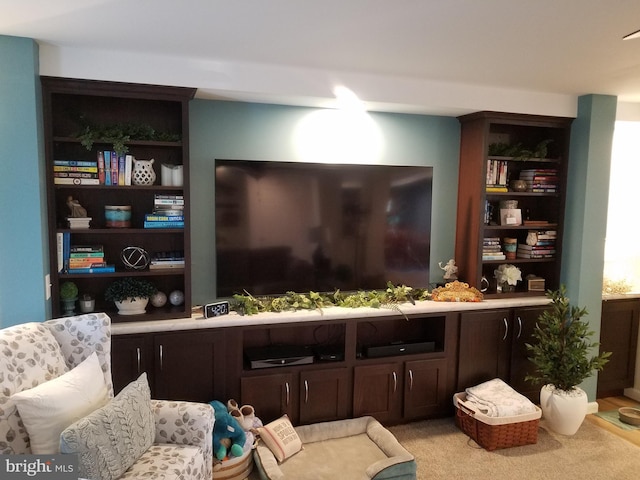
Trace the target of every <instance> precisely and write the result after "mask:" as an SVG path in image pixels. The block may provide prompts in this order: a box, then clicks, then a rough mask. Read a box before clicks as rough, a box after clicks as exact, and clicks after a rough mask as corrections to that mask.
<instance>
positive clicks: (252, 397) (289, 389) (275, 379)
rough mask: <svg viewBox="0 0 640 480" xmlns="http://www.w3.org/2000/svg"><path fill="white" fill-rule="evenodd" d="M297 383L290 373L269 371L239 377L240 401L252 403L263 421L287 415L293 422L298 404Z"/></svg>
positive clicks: (243, 403)
mask: <svg viewBox="0 0 640 480" xmlns="http://www.w3.org/2000/svg"><path fill="white" fill-rule="evenodd" d="M296 387H297V383H296V384H294V376H293V374H292V373H289V372H283V373H271V374H269V375H261V376H255V377H242V378H241V379H240V390H241V393H240V400H239V401H240V403H241V404H242V405H252V406H253V407H254V409H255V412H256V415H257V416H258V417H260V419H261V420H262V421H263V422H264V423H267V422H270V421H272V420H275V419H276V418H279V417H280V416H281V415H285V414H286V415H287V416H288V417H289V418H291V420H292V421H293V422H295V420H296V417H295V416H294V412H295V411H296V409H297V405H298V396H297V395H296V392H297V390H295V388H296Z"/></svg>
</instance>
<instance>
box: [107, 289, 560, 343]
mask: <svg viewBox="0 0 640 480" xmlns="http://www.w3.org/2000/svg"><path fill="white" fill-rule="evenodd" d="M548 303H549V299H548V298H547V297H544V296H539V297H516V298H505V299H491V300H484V301H482V302H434V301H431V300H427V301H421V302H416V304H415V305H413V304H411V303H402V304H398V308H399V309H400V311H401V312H402V313H404V314H405V315H416V314H418V315H419V314H432V313H442V312H445V313H446V312H462V311H469V310H489V309H496V308H514V307H529V306H537V305H546V304H548ZM397 314H398V312H397V310H395V309H392V308H366V307H362V308H343V307H328V308H323V309H322V310H297V311H292V312H280V313H260V314H257V315H238V314H237V313H236V312H231V313H230V314H229V315H224V316H222V317H214V318H204V317H203V316H202V315H201V314H197V315H192V316H191V317H186V318H175V319H167V320H148V321H144V320H143V321H140V322H124V323H114V324H112V325H111V333H112V335H127V334H134V333H154V332H175V331H180V330H198V329H202V328H223V327H237V326H248V325H270V324H283V323H295V322H319V321H327V320H345V319H349V318H363V317H384V316H392V315H397Z"/></svg>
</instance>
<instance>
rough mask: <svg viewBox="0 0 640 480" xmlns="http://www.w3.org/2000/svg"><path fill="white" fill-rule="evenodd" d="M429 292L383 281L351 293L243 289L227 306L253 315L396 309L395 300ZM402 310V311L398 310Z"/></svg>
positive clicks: (423, 296)
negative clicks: (274, 292) (383, 284)
mask: <svg viewBox="0 0 640 480" xmlns="http://www.w3.org/2000/svg"><path fill="white" fill-rule="evenodd" d="M430 298H431V295H430V294H429V292H428V291H427V290H426V289H422V288H412V287H408V286H406V285H399V286H394V285H393V284H392V283H391V282H389V283H387V288H386V289H385V290H369V291H363V290H359V291H357V292H354V293H343V292H341V291H340V290H336V291H334V292H333V293H318V292H313V291H311V292H309V293H295V292H287V293H286V294H284V295H280V296H258V297H255V296H253V295H251V294H250V293H249V292H246V291H245V294H244V295H239V294H236V295H234V296H233V299H232V300H231V302H230V305H231V309H232V310H235V311H236V312H238V313H239V314H240V315H255V314H258V313H262V312H284V311H295V310H322V308H324V307H345V308H358V307H371V308H392V309H394V310H398V311H400V310H399V308H398V304H399V303H405V302H411V303H414V302H415V301H416V300H428V299H430ZM400 313H402V312H400Z"/></svg>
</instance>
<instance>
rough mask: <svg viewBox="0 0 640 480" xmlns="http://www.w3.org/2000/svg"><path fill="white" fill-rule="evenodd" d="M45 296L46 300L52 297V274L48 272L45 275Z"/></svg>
mask: <svg viewBox="0 0 640 480" xmlns="http://www.w3.org/2000/svg"><path fill="white" fill-rule="evenodd" d="M44 297H45V298H44V299H45V300H49V299H50V298H51V275H49V274H48V273H47V274H46V275H45V276H44Z"/></svg>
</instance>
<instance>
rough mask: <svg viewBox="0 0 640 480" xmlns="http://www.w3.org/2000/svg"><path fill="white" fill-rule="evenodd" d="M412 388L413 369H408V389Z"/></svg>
mask: <svg viewBox="0 0 640 480" xmlns="http://www.w3.org/2000/svg"><path fill="white" fill-rule="evenodd" d="M411 390H413V370H409V391H411Z"/></svg>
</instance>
